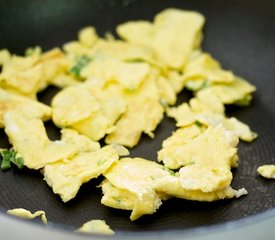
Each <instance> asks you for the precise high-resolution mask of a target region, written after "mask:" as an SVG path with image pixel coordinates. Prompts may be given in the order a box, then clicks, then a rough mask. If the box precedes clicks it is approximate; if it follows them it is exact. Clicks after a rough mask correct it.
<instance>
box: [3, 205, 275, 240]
mask: <svg viewBox="0 0 275 240" xmlns="http://www.w3.org/2000/svg"><path fill="white" fill-rule="evenodd" d="M274 223H275V208H271V209H269V210H266V211H263V212H260V213H257V214H255V215H250V216H246V217H244V218H240V219H237V220H232V221H227V222H224V223H219V224H213V225H208V226H207V225H206V226H198V227H195V228H188V229H182V230H179V229H174V230H173V229H168V230H156V231H123V230H115V229H114V230H115V235H114V236H104V235H98V234H89V235H87V234H83V233H78V232H75V231H74V229H73V228H72V227H70V226H68V225H64V224H60V223H52V222H49V224H48V225H46V226H43V225H42V224H40V223H37V222H32V221H27V220H25V219H20V218H18V217H14V216H10V215H8V214H5V211H4V209H3V208H1V209H0V226H2V227H1V231H2V230H5V231H7V232H9V237H12V235H11V234H14V233H15V234H16V231H13V233H11V232H10V231H9V229H8V228H9V227H11V228H12V227H13V226H17V227H18V226H19V227H22V228H23V230H24V229H26V231H27V229H32V230H36V232H41V235H39V236H35V234H34V235H32V237H33V238H31V239H37V238H38V237H39V238H40V239H41V240H44V239H43V238H41V236H44V233H48V234H53V235H61V236H64V240H65V239H68V238H67V237H68V236H69V235H71V237H72V238H71V239H82V237H83V239H86V237H89V238H90V237H96V239H133V240H134V239H140V238H142V239H145V238H148V239H149V238H150V239H167V238H168V237H169V238H170V239H179V238H178V237H180V239H190V240H192V239H194V240H195V239H196V240H197V239H198V240H199V239H206V237H211V238H212V239H213V235H216V234H222V235H221V236H222V237H227V238H225V239H232V237H234V236H235V235H236V234H237V235H236V236H238V235H239V234H245V236H246V238H245V239H258V238H257V236H255V235H254V234H255V232H254V231H255V230H257V228H259V226H260V228H261V227H267V229H269V230H270V233H274V234H275V228H274V227H273V228H269V227H270V226H272V224H273V225H274ZM3 224H5V226H4V228H3ZM12 225H13V226H12ZM252 229H253V230H254V231H251V230H252ZM262 230H263V229H262ZM262 230H261V231H262ZM2 232H3V231H2ZM19 232H20V231H18V232H17V233H19ZM42 232H43V234H42ZM259 233H260V231H259ZM19 234H20V238H21V239H22V240H25V239H30V238H29V237H28V238H24V234H27V232H25V233H22V232H20V233H19ZM1 235H2V234H1ZM2 236H5V232H4V234H3V235H2ZM17 236H19V235H17ZM14 237H16V235H13V237H12V238H11V239H14ZM228 237H230V238H228ZM255 237H256V238H255ZM45 239H48V238H45ZM207 239H208V238H207ZM207 239H206V240H207ZM209 239H210V238H209ZM241 239H244V238H242V237H241ZM59 240H63V239H59Z"/></svg>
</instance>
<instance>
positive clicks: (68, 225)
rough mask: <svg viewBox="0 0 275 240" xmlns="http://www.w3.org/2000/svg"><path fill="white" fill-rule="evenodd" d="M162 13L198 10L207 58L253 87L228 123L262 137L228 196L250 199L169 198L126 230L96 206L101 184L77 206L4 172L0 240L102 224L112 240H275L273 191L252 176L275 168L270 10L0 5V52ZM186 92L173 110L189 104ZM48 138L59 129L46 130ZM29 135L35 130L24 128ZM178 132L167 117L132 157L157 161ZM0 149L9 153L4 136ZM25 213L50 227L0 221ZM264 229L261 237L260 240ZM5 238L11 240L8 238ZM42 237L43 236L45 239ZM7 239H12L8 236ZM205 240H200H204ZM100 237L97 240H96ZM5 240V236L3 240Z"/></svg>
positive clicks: (225, 4) (120, 217)
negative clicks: (235, 193) (242, 191)
mask: <svg viewBox="0 0 275 240" xmlns="http://www.w3.org/2000/svg"><path fill="white" fill-rule="evenodd" d="M167 7H176V8H181V9H189V10H196V11H199V12H201V13H202V14H204V15H205V17H206V26H205V30H204V34H205V37H204V41H203V49H204V50H205V51H207V52H209V53H211V54H212V55H213V56H214V57H215V58H216V59H218V60H219V61H220V62H221V63H222V65H223V67H224V68H226V69H231V70H233V71H234V72H235V73H236V74H238V75H240V76H242V77H244V78H246V79H248V80H249V81H250V82H251V83H253V84H254V85H256V86H257V92H256V93H255V95H254V100H253V102H252V104H251V105H250V106H249V107H246V108H238V107H228V108H227V114H228V115H229V116H231V115H233V116H236V117H237V118H238V119H240V120H241V121H244V122H245V123H247V124H249V125H250V126H251V128H252V129H253V130H254V131H256V132H257V133H258V134H259V137H258V139H257V140H256V141H254V142H253V143H250V144H246V143H243V142H241V143H240V144H239V157H240V166H239V167H238V168H237V169H236V170H233V174H234V180H233V183H232V185H233V187H234V188H241V187H245V188H246V189H247V190H248V192H249V194H248V195H247V196H245V197H242V198H240V199H231V200H224V201H217V202H212V203H201V202H195V201H187V200H182V199H171V200H169V201H166V202H164V203H163V205H162V206H161V207H160V209H159V210H158V211H157V213H155V214H153V215H150V216H144V217H142V218H141V219H139V220H137V221H135V222H131V221H130V220H129V212H128V211H122V210H115V209H111V208H108V207H105V206H103V205H101V204H100V199H101V196H102V194H101V190H100V189H98V188H96V186H97V185H98V184H99V183H100V181H101V180H102V179H101V178H98V179H95V180H92V181H90V182H89V183H87V184H84V185H83V186H82V187H81V189H80V192H79V193H78V195H77V197H76V198H75V199H73V200H72V201H70V202H68V203H66V204H64V203H62V202H61V200H60V198H59V197H58V196H56V195H54V194H53V193H52V191H51V189H50V188H49V187H48V186H47V185H46V183H45V182H44V181H43V179H42V176H41V174H40V173H39V172H36V171H31V170H27V169H23V170H18V169H16V168H13V169H11V170H10V171H6V172H4V173H3V172H0V208H1V212H2V213H0V223H1V225H0V230H1V231H0V232H2V233H3V234H4V235H2V236H5V239H15V238H16V237H18V238H19V236H20V238H21V239H32V238H33V239H38V238H39V239H46V238H51V237H55V238H57V237H58V238H59V239H82V238H83V239H86V236H83V235H80V234H78V235H76V234H75V233H72V230H74V229H76V228H78V227H79V226H80V225H82V223H84V222H85V221H88V220H91V219H104V220H106V221H107V223H108V224H109V225H110V226H111V227H112V228H113V229H114V230H115V231H116V235H115V237H114V238H117V239H140V238H146V237H148V238H149V237H150V239H157V238H163V239H167V238H170V239H179V238H180V239H184V238H188V239H210V238H212V239H213V237H217V238H219V239H221V238H225V239H229V238H232V237H237V236H239V237H240V238H241V239H244V238H245V236H246V237H247V238H249V239H259V238H260V236H261V238H262V239H273V238H272V234H274V233H275V230H274V227H273V226H274V224H275V211H274V210H272V208H273V207H275V183H274V181H270V180H265V179H263V178H261V177H259V176H257V173H256V169H257V167H258V166H260V165H262V164H266V163H275V134H273V128H274V126H275V97H274V96H275V82H274V80H275V31H274V30H275V2H274V1H271V0H270V1H269V0H250V1H246V0H223V1H219V0H207V1H206V0H169V1H168V0H158V1H153V0H139V1H138V0H122V1H115V0H90V1H89V0H75V1H72V0H71V1H66V0H59V1H56V0H47V1H45V0H44V1H39V0H25V1H22V0H13V1H7V0H0V49H1V48H8V49H9V50H10V51H11V52H13V53H17V54H22V53H23V52H24V49H25V48H27V47H29V46H35V45H40V46H41V47H42V48H43V50H48V49H50V48H53V47H55V46H61V45H62V44H63V43H65V42H67V41H70V40H73V39H75V38H76V33H77V31H78V30H79V29H80V28H82V27H84V26H87V25H94V26H95V27H96V28H97V30H98V32H99V34H101V35H103V34H104V33H105V32H106V31H111V32H113V33H114V30H115V26H116V25H117V24H119V23H122V22H125V21H127V20H139V19H147V20H152V18H153V16H154V15H155V14H157V13H158V12H160V11H161V10H163V9H165V8H167ZM56 92H58V89H56V88H54V87H49V88H48V89H47V90H46V91H44V92H42V93H40V94H39V100H40V101H43V102H45V103H49V102H50V99H51V98H52V96H53V95H54V94H55V93H56ZM190 96H191V94H190V93H189V92H186V91H184V92H183V93H181V94H180V95H179V99H180V100H179V102H181V101H183V100H187V99H188V98H190ZM45 125H46V128H47V132H48V135H49V137H50V138H51V139H58V138H59V137H60V136H59V129H57V128H56V127H55V126H54V125H53V124H52V123H51V122H47V123H45ZM30 127H31V126H30ZM173 130H175V122H174V121H173V120H171V119H168V118H165V119H164V121H163V122H162V123H161V124H160V125H159V127H158V128H157V130H156V138H155V139H150V138H148V137H146V136H143V137H142V139H141V143H140V144H139V146H137V147H135V148H134V149H132V150H131V156H140V157H144V158H147V159H152V160H156V152H157V151H158V150H159V149H160V148H161V142H162V141H163V140H164V139H165V138H167V137H168V136H169V135H170V134H171V132H172V131H173ZM0 146H1V147H9V143H8V140H7V137H6V136H5V134H4V131H3V130H0ZM16 207H23V208H26V209H29V210H30V211H35V210H40V209H42V210H45V211H46V214H47V217H48V219H49V220H50V223H51V224H50V225H51V226H50V227H47V228H44V227H42V226H39V225H38V224H36V223H26V222H24V221H22V220H17V219H16V220H15V219H13V218H11V217H9V216H6V215H5V214H4V212H5V211H6V210H7V209H11V208H16ZM261 230H263V231H264V232H263V233H262V231H261ZM0 234H1V233H0ZM5 234H7V235H5ZM45 234H46V235H45ZM8 236H9V237H8ZM200 237H201V238H200ZM97 238H98V239H103V238H104V237H100V236H94V239H97ZM1 239H2V237H1Z"/></svg>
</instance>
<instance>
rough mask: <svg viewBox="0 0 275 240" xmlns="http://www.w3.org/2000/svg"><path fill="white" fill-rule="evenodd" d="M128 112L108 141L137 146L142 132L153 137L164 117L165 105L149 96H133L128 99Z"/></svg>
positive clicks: (108, 137)
mask: <svg viewBox="0 0 275 240" xmlns="http://www.w3.org/2000/svg"><path fill="white" fill-rule="evenodd" d="M128 104H129V105H128V107H127V111H126V113H124V114H123V115H122V116H121V118H120V119H119V120H118V122H117V123H116V128H115V130H114V131H113V132H111V133H110V134H109V135H108V136H107V137H106V139H105V141H106V143H108V144H110V143H118V144H121V145H123V146H127V147H133V146H135V145H136V144H137V143H138V141H139V139H140V137H141V134H142V132H144V133H146V134H148V135H149V136H151V137H153V136H154V135H153V131H154V130H155V128H156V127H157V125H158V124H159V122H160V121H161V119H162V117H163V111H164V110H163V107H162V106H161V104H160V103H159V102H158V101H156V100H155V99H152V98H149V97H139V98H133V99H132V100H131V101H128Z"/></svg>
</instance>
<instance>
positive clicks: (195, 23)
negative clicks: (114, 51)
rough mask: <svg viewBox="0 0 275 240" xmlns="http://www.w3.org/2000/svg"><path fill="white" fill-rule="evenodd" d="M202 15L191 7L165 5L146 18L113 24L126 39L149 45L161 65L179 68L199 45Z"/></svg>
mask: <svg viewBox="0 0 275 240" xmlns="http://www.w3.org/2000/svg"><path fill="white" fill-rule="evenodd" d="M204 21H205V20H204V17H203V16H202V15H201V14H199V13H197V12H192V11H183V10H178V9H172V8H171V9H166V10H164V11H162V12H160V13H159V14H157V15H156V16H155V18H154V23H153V24H151V23H150V22H147V21H137V22H134V21H132V22H128V23H127V22H126V23H125V24H122V25H119V26H118V27H117V32H118V35H119V36H120V37H122V38H123V39H125V40H126V41H129V42H133V43H137V44H143V45H145V46H147V47H150V48H152V49H153V50H154V51H155V52H156V55H157V59H158V60H159V61H160V62H161V63H162V64H163V65H165V66H167V67H169V68H172V69H178V70H181V69H182V68H183V66H184V64H185V63H186V61H187V59H188V57H189V55H190V54H191V53H192V51H193V50H194V49H196V48H198V47H199V45H200V42H201V39H202V33H201V29H202V27H203V25H204Z"/></svg>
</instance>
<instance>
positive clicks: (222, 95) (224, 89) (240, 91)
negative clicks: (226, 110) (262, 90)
mask: <svg viewBox="0 0 275 240" xmlns="http://www.w3.org/2000/svg"><path fill="white" fill-rule="evenodd" d="M210 89H211V92H212V94H214V95H216V96H217V97H218V98H219V99H220V100H221V101H222V103H224V104H235V105H240V106H247V105H249V104H250V102H251V100H252V93H253V92H255V90H256V88H255V86H253V85H252V84H250V83H249V82H247V81H246V80H244V79H241V78H236V79H235V81H234V82H232V83H231V84H216V85H213V86H211V88H210Z"/></svg>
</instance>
